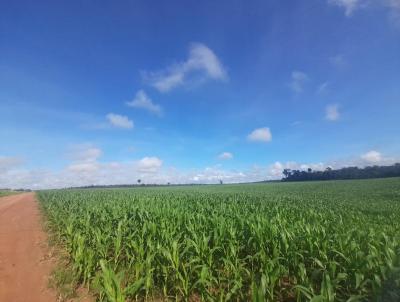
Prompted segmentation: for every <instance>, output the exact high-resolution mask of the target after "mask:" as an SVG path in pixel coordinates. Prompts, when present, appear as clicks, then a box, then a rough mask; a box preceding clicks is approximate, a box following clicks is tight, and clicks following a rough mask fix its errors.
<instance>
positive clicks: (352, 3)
mask: <svg viewBox="0 0 400 302" xmlns="http://www.w3.org/2000/svg"><path fill="white" fill-rule="evenodd" d="M361 2H362V1H360V0H328V3H329V4H331V5H335V6H338V7H341V8H343V9H344V13H345V15H346V16H347V17H350V16H351V15H352V14H353V12H354V11H355V10H356V9H358V8H359V7H360V5H361ZM364 2H365V1H364Z"/></svg>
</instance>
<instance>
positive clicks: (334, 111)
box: [325, 104, 340, 122]
mask: <svg viewBox="0 0 400 302" xmlns="http://www.w3.org/2000/svg"><path fill="white" fill-rule="evenodd" d="M325 118H326V119H327V120H328V121H332V122H334V121H337V120H338V119H339V118H340V113H339V106H338V105H337V104H332V105H328V106H326V108H325Z"/></svg>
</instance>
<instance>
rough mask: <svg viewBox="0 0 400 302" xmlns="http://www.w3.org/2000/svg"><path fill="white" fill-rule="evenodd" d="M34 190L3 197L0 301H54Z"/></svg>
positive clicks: (0, 224) (1, 211)
mask: <svg viewBox="0 0 400 302" xmlns="http://www.w3.org/2000/svg"><path fill="white" fill-rule="evenodd" d="M46 243H47V237H46V234H45V232H44V231H43V229H42V225H41V219H40V212H39V209H38V204H37V202H36V200H35V195H34V193H24V194H18V195H12V196H6V197H1V198H0V301H1V302H54V301H57V297H56V294H55V293H54V292H53V291H52V290H50V289H49V288H48V278H49V275H50V273H51V270H52V267H53V265H54V263H53V261H52V260H51V259H49V257H48V256H49V252H48V249H47V245H46Z"/></svg>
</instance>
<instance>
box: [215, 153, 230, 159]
mask: <svg viewBox="0 0 400 302" xmlns="http://www.w3.org/2000/svg"><path fill="white" fill-rule="evenodd" d="M232 158H233V154H232V153H230V152H222V153H221V154H220V155H218V159H221V160H227V159H232Z"/></svg>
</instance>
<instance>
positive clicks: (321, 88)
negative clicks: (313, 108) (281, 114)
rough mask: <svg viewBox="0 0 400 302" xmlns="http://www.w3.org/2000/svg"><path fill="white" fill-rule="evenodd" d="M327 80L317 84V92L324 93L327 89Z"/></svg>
mask: <svg viewBox="0 0 400 302" xmlns="http://www.w3.org/2000/svg"><path fill="white" fill-rule="evenodd" d="M328 87H329V82H324V83H322V84H321V85H319V86H318V88H317V91H316V92H317V94H325V93H326V92H328V90H329V88H328Z"/></svg>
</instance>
